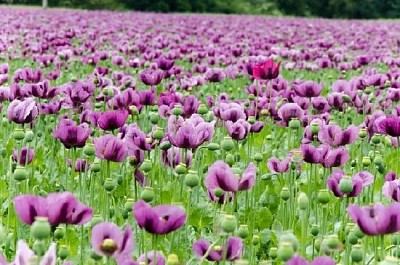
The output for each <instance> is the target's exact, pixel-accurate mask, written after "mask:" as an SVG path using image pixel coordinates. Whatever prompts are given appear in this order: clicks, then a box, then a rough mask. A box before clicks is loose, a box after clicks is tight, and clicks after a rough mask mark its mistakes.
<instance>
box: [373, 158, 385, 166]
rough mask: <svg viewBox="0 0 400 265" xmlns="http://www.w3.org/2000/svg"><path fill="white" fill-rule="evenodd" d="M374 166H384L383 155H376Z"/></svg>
mask: <svg viewBox="0 0 400 265" xmlns="http://www.w3.org/2000/svg"><path fill="white" fill-rule="evenodd" d="M374 164H375V165H377V166H380V165H383V158H382V156H381V155H376V156H375V158H374Z"/></svg>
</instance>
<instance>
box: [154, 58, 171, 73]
mask: <svg viewBox="0 0 400 265" xmlns="http://www.w3.org/2000/svg"><path fill="white" fill-rule="evenodd" d="M174 63H175V61H174V60H168V59H166V58H164V57H161V58H159V59H158V60H157V67H158V68H160V69H161V70H163V71H168V70H170V69H171V68H172V67H173V66H174Z"/></svg>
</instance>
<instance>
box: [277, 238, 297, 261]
mask: <svg viewBox="0 0 400 265" xmlns="http://www.w3.org/2000/svg"><path fill="white" fill-rule="evenodd" d="M294 253H295V251H294V250H293V246H292V244H291V243H290V242H282V243H280V244H279V247H278V257H279V258H280V259H281V260H283V261H284V262H286V261H288V260H289V259H291V258H292V257H293V255H294Z"/></svg>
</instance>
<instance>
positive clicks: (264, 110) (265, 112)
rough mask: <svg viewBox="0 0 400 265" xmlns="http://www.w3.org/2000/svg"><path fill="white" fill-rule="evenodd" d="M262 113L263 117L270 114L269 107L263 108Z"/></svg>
mask: <svg viewBox="0 0 400 265" xmlns="http://www.w3.org/2000/svg"><path fill="white" fill-rule="evenodd" d="M260 115H261V116H262V117H266V116H268V115H269V111H268V110H267V109H262V110H261V111H260Z"/></svg>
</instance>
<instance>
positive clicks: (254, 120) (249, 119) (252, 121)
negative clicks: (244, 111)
mask: <svg viewBox="0 0 400 265" xmlns="http://www.w3.org/2000/svg"><path fill="white" fill-rule="evenodd" d="M247 121H248V122H249V123H250V124H254V123H255V122H256V117H254V116H250V117H249V118H248V119H247Z"/></svg>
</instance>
